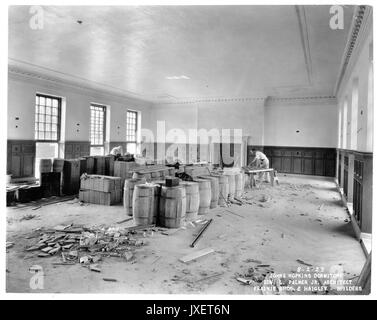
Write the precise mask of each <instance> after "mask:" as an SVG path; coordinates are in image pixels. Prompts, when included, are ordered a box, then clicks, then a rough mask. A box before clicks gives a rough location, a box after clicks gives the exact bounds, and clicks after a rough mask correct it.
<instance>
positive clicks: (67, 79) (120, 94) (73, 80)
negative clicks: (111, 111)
mask: <svg viewBox="0 0 377 320" xmlns="http://www.w3.org/2000/svg"><path fill="white" fill-rule="evenodd" d="M9 62H10V63H9V64H8V75H9V76H10V77H13V78H16V79H20V80H22V79H25V78H27V79H31V80H38V81H43V82H44V83H46V84H48V85H58V86H65V87H69V88H70V89H72V90H73V91H75V92H80V91H81V92H82V91H86V92H90V94H92V95H93V94H94V95H96V96H98V95H107V96H111V97H112V98H114V97H115V98H118V99H121V100H124V99H126V100H127V99H128V100H137V101H140V102H147V103H152V102H153V101H154V100H155V99H154V97H147V96H143V95H140V94H137V93H134V92H130V91H126V90H121V89H118V88H115V87H111V86H107V85H105V84H102V83H97V82H93V81H90V80H87V79H82V78H79V77H75V76H73V75H69V74H65V73H61V72H57V71H55V70H51V69H47V68H42V67H40V66H36V65H33V64H29V63H26V62H23V61H18V60H15V59H12V58H9ZM99 92H100V94H99Z"/></svg>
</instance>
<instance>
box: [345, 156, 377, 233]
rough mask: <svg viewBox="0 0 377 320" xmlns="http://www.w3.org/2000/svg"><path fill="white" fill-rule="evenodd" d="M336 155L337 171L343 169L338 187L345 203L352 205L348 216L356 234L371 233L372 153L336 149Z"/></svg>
mask: <svg viewBox="0 0 377 320" xmlns="http://www.w3.org/2000/svg"><path fill="white" fill-rule="evenodd" d="M338 154H339V155H340V162H339V164H338V170H341V169H340V168H341V167H343V168H344V172H343V174H344V177H343V179H341V180H342V181H340V184H339V187H340V188H342V189H343V192H344V197H345V201H346V202H347V203H352V211H353V212H350V214H351V215H352V219H354V221H355V223H356V224H357V226H358V227H359V228H360V230H355V231H356V233H360V232H361V233H371V232H372V199H373V185H372V180H373V153H371V152H360V151H353V150H346V149H338ZM350 179H352V181H351V180H350ZM350 188H352V189H351V190H350Z"/></svg>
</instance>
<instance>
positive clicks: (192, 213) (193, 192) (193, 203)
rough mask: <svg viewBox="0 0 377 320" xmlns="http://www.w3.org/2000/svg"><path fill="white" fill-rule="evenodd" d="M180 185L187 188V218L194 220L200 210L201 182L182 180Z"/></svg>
mask: <svg viewBox="0 0 377 320" xmlns="http://www.w3.org/2000/svg"><path fill="white" fill-rule="evenodd" d="M180 185H182V186H183V187H185V189H186V220H188V221H193V220H195V219H196V218H197V217H198V212H199V202H200V199H199V184H198V183H197V182H190V181H182V182H181V183H180Z"/></svg>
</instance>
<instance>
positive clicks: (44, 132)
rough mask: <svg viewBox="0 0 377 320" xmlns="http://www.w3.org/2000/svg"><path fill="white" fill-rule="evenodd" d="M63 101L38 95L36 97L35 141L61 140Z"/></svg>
mask: <svg viewBox="0 0 377 320" xmlns="http://www.w3.org/2000/svg"><path fill="white" fill-rule="evenodd" d="M60 115H61V99H60V98H57V97H52V96H47V95H43V94H37V95H36V97H35V140H37V141H53V142H57V141H59V139H60Z"/></svg>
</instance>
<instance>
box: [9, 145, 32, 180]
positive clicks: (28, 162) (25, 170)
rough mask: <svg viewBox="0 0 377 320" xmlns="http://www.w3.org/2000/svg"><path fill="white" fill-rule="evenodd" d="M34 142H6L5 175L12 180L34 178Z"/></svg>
mask: <svg viewBox="0 0 377 320" xmlns="http://www.w3.org/2000/svg"><path fill="white" fill-rule="evenodd" d="M35 145H36V144H35V141H34V140H8V141H7V173H8V174H12V178H25V177H34V166H35Z"/></svg>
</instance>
